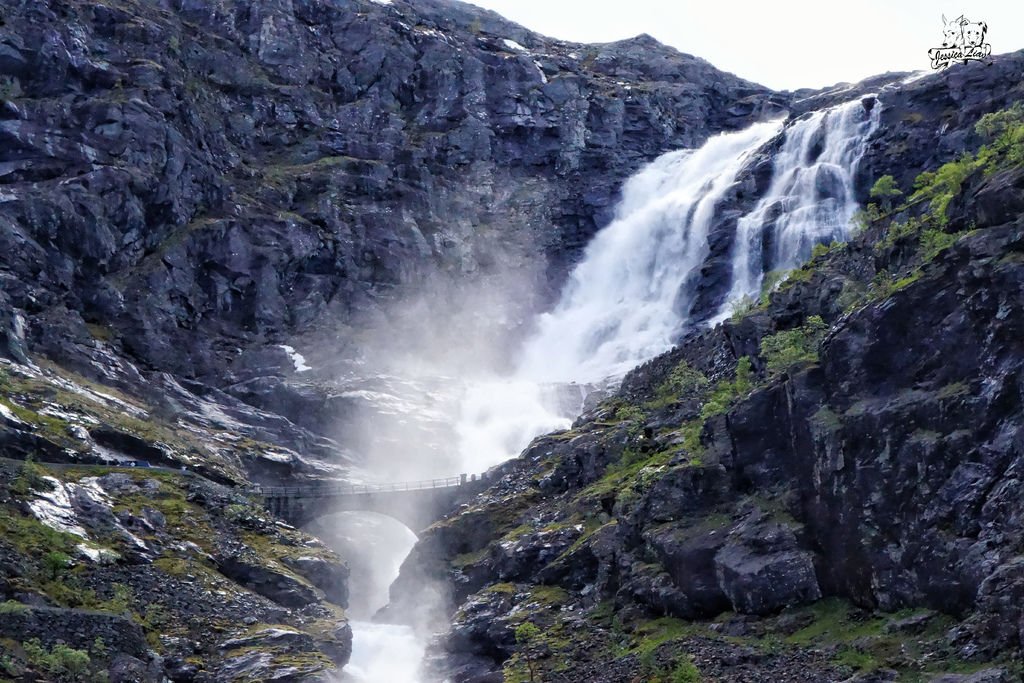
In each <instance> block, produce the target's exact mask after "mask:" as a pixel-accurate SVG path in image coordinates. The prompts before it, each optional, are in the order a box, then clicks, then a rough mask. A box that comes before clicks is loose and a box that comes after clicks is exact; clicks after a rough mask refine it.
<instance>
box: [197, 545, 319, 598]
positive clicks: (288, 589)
mask: <svg viewBox="0 0 1024 683" xmlns="http://www.w3.org/2000/svg"><path fill="white" fill-rule="evenodd" d="M216 562H217V569H218V570H219V571H220V572H221V573H222V574H224V576H227V577H228V578H230V579H232V580H233V581H237V582H238V583H239V584H241V585H243V586H245V587H246V588H248V589H250V590H252V591H253V592H255V593H258V594H259V595H262V596H263V597H265V598H269V599H270V600H273V601H274V602H276V603H277V604H279V605H282V606H284V607H304V606H306V605H309V604H312V603H314V602H316V600H317V596H316V592H315V591H314V590H313V589H312V588H310V587H309V586H308V585H306V584H304V583H302V582H300V581H298V580H296V579H295V578H293V577H291V576H288V575H287V574H284V573H282V572H276V571H274V570H272V569H270V568H268V567H265V566H262V565H260V564H257V563H256V562H251V561H247V560H246V559H245V558H244V557H243V556H241V555H232V556H223V557H218V558H216Z"/></svg>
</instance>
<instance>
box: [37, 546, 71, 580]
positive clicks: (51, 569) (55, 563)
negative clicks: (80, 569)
mask: <svg viewBox="0 0 1024 683" xmlns="http://www.w3.org/2000/svg"><path fill="white" fill-rule="evenodd" d="M70 565H71V558H70V557H68V556H67V555H66V554H64V553H62V552H60V551H59V550H51V551H50V552H48V553H46V554H45V555H43V567H45V568H46V572H47V574H48V575H49V577H50V580H51V581H56V580H57V579H58V578H59V577H60V575H61V574H63V573H64V572H65V571H66V570H67V568H68V567H69V566H70Z"/></svg>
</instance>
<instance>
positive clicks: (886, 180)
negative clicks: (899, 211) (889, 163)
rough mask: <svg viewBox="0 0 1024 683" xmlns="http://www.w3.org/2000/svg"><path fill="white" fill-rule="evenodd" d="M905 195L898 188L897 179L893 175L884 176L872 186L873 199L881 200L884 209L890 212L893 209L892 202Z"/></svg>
mask: <svg viewBox="0 0 1024 683" xmlns="http://www.w3.org/2000/svg"><path fill="white" fill-rule="evenodd" d="M902 194H903V192H901V191H900V188H899V187H897V186H896V179H895V178H893V177H892V176H891V175H884V176H882V177H881V178H879V179H878V180H876V181H875V184H874V185H872V186H871V192H870V195H871V198H872V199H879V200H881V202H882V208H883V209H884V210H886V211H889V210H890V209H891V208H892V202H893V200H894V199H895V198H896V197H899V196H901V195H902Z"/></svg>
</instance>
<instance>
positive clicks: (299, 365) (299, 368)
mask: <svg viewBox="0 0 1024 683" xmlns="http://www.w3.org/2000/svg"><path fill="white" fill-rule="evenodd" d="M280 346H281V348H282V349H284V352H285V353H287V354H288V357H289V358H291V359H292V365H294V366H295V372H306V371H307V370H312V369H313V368H311V367H310V366H308V365H306V359H305V357H303V355H302V354H301V353H299V352H298V351H296V350H295V349H294V348H292V347H291V346H288V345H287V344H281V345H280Z"/></svg>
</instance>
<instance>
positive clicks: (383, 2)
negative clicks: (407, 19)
mask: <svg viewBox="0 0 1024 683" xmlns="http://www.w3.org/2000/svg"><path fill="white" fill-rule="evenodd" d="M370 2H374V3H377V4H378V5H390V4H391V0H370Z"/></svg>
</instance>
